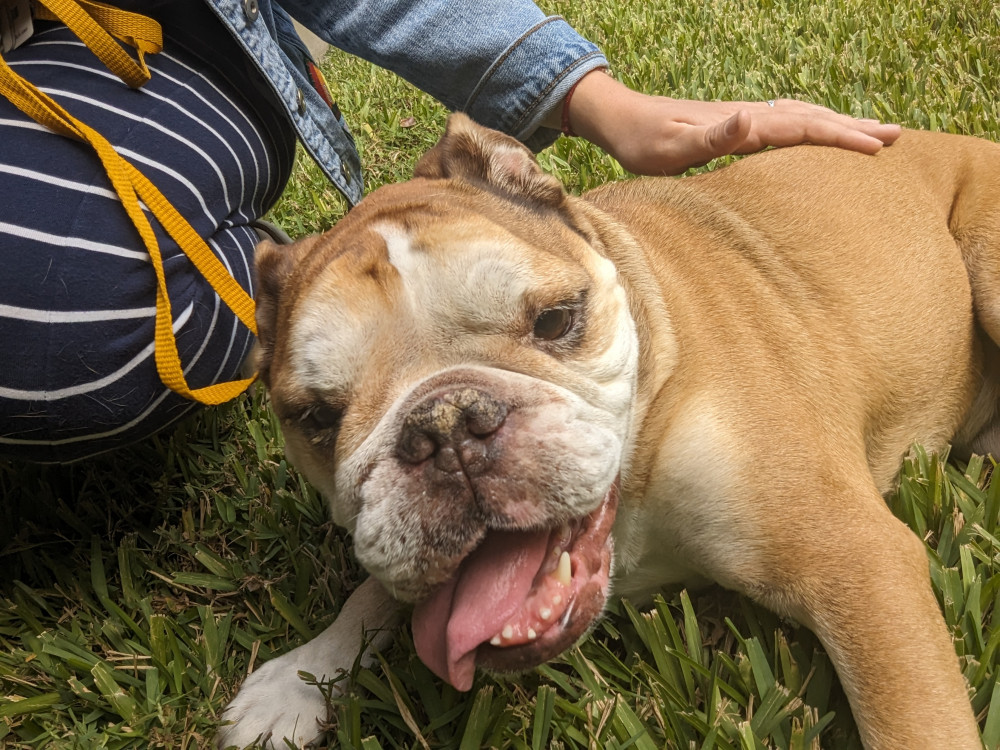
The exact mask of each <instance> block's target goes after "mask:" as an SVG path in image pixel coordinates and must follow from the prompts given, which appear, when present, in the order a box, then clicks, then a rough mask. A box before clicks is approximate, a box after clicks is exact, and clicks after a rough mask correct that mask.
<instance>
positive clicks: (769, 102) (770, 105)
mask: <svg viewBox="0 0 1000 750" xmlns="http://www.w3.org/2000/svg"><path fill="white" fill-rule="evenodd" d="M765 104H767V106H768V107H773V106H774V99H768V100H767V101H766V102H765Z"/></svg>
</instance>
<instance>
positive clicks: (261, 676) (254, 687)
mask: <svg viewBox="0 0 1000 750" xmlns="http://www.w3.org/2000/svg"><path fill="white" fill-rule="evenodd" d="M296 656H297V654H296V652H295V651H292V652H291V653H288V654H285V655H284V656H280V657H278V658H277V659H272V660H271V661H269V662H267V663H265V664H264V665H263V666H262V667H260V669H258V670H256V671H255V672H254V673H253V674H252V675H250V676H249V677H247V679H246V682H244V683H243V687H241V688H240V692H239V693H238V694H237V695H236V697H235V698H234V699H233V701H232V702H231V703H230V704H229V705H228V706H226V708H225V710H224V711H223V713H222V719H223V721H225V722H230V723H229V724H227V725H225V726H222V727H220V728H219V733H218V736H217V738H216V744H217V745H218V747H219V748H225V747H229V746H231V745H236V746H237V747H240V748H243V747H246V746H247V745H250V744H251V743H254V742H256V743H259V744H260V745H262V746H263V747H268V748H271V747H273V748H287V747H288V743H292V745H294V746H295V747H297V748H301V747H306V746H308V745H309V743H310V742H313V741H315V740H317V739H320V738H321V736H322V731H321V729H320V722H323V721H325V720H326V717H327V705H326V699H325V698H324V696H323V693H322V691H321V690H320V689H319V688H318V687H317V686H316V685H314V684H311V683H309V682H307V681H305V680H303V679H302V678H301V677H299V669H300V668H301V667H300V665H299V663H298V659H297V658H296ZM317 676H319V675H317Z"/></svg>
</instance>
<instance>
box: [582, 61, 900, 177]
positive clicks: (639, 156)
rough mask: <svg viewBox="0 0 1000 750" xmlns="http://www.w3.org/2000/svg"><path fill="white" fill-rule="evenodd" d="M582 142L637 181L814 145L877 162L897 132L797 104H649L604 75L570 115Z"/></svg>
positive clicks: (589, 81)
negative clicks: (773, 149) (729, 157)
mask: <svg viewBox="0 0 1000 750" xmlns="http://www.w3.org/2000/svg"><path fill="white" fill-rule="evenodd" d="M567 115H568V118H569V123H570V124H571V125H572V128H573V130H574V132H575V134H576V135H579V136H581V137H584V138H586V139H587V140H589V141H591V142H593V143H596V144H597V145H598V146H600V147H601V148H603V149H604V150H605V151H607V152H608V153H609V154H611V155H612V156H614V157H615V158H616V159H617V160H618V161H619V162H620V163H621V165H622V166H623V167H624V168H625V169H627V170H629V171H630V172H633V173H635V174H646V175H659V174H670V175H673V174H680V173H681V172H684V171H685V170H686V169H688V168H689V167H697V166H701V165H702V164H706V163H707V162H709V161H711V160H712V159H714V158H716V157H719V156H725V155H726V154H749V153H753V152H754V151H760V150H761V149H763V148H766V147H768V146H794V145H797V144H800V143H812V144H815V145H821V146H838V147H840V148H846V149H850V150H852V151H860V152H862V153H865V154H874V153H876V152H877V151H878V150H879V149H881V148H882V146H887V145H890V144H891V143H892V142H893V141H895V140H896V138H898V137H899V134H900V127H899V126H898V125H886V124H883V123H880V122H878V121H877V120H860V119H856V118H853V117H849V116H847V115H842V114H838V113H837V112H834V111H833V110H831V109H827V108H826V107H821V106H819V105H816V104H810V103H808V102H800V101H796V100H794V99H778V100H776V101H774V102H773V103H771V102H702V101H691V100H685V99H670V98H667V97H661V96H647V95H645V94H640V93H638V92H636V91H632V90H631V89H629V88H628V87H627V86H625V85H623V84H621V83H619V82H618V81H616V80H615V79H613V78H612V77H611V76H609V75H606V74H604V73H603V72H602V71H593V72H591V73H588V74H587V75H586V76H584V77H583V78H582V79H581V80H580V82H579V83H578V84H577V86H576V89H575V91H573V92H572V95H571V98H570V101H569V107H568V112H567Z"/></svg>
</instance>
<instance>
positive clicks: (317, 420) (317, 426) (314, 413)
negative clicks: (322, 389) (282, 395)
mask: <svg viewBox="0 0 1000 750" xmlns="http://www.w3.org/2000/svg"><path fill="white" fill-rule="evenodd" d="M342 416H343V412H342V411H341V410H340V409H335V408H334V407H332V406H330V405H329V404H316V405H315V406H310V407H309V408H308V409H306V411H305V412H304V413H303V415H302V418H301V420H300V421H301V423H302V426H303V427H304V428H305V429H306V430H308V431H309V432H324V431H327V430H333V429H336V428H337V427H339V426H340V419H341V417H342Z"/></svg>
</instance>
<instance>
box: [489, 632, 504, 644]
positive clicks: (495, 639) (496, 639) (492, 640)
mask: <svg viewBox="0 0 1000 750" xmlns="http://www.w3.org/2000/svg"><path fill="white" fill-rule="evenodd" d="M501 643H503V641H502V640H500V636H499V635H495V636H493V637H492V638H490V645H491V646H499V645H500V644H501Z"/></svg>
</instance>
